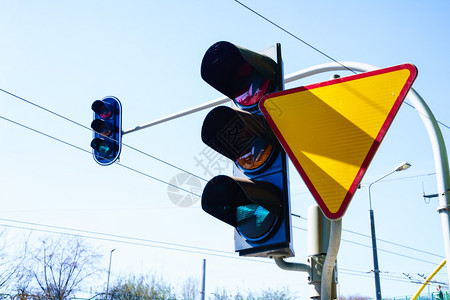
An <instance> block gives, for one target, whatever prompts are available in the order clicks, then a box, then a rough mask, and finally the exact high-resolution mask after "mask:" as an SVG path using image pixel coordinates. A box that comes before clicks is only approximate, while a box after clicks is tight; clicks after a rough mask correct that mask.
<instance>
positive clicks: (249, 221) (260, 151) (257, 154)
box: [201, 42, 294, 257]
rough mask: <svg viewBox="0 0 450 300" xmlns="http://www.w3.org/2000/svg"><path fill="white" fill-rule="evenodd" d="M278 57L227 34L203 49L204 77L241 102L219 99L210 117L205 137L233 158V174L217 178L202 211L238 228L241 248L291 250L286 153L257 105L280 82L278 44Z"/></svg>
mask: <svg viewBox="0 0 450 300" xmlns="http://www.w3.org/2000/svg"><path fill="white" fill-rule="evenodd" d="M272 52H273V57H274V59H275V60H274V59H272V58H270V57H269V56H266V55H262V54H259V53H256V52H253V51H250V50H248V49H244V48H242V47H239V46H236V45H233V44H231V43H229V42H218V43H216V44H214V45H213V46H211V47H210V48H209V49H208V51H207V52H206V54H205V56H204V58H203V61H202V67H201V75H202V78H203V79H204V80H205V81H206V82H207V83H209V84H210V85H211V86H212V87H214V88H215V89H217V90H218V91H220V92H222V93H223V94H225V95H226V96H228V97H230V98H231V99H232V100H233V101H234V103H235V104H236V105H237V107H238V108H239V109H236V108H230V107H225V106H219V107H216V108H214V109H213V110H212V111H211V112H210V113H209V114H208V115H207V116H206V118H205V120H204V122H203V126H202V140H203V142H204V143H205V144H207V145H208V146H210V147H211V148H212V149H214V150H216V151H217V152H219V153H220V154H222V155H224V156H225V157H227V158H229V159H231V160H232V161H234V162H235V166H234V168H233V177H228V176H223V175H219V176H216V177H214V178H212V179H211V180H210V181H209V182H208V183H207V185H206V186H205V188H204V190H203V194H202V208H203V210H204V211H205V212H207V213H209V214H210V215H212V216H214V217H216V218H217V219H219V220H221V221H223V222H225V223H227V224H229V225H231V226H233V227H234V228H235V251H237V252H239V255H241V256H261V257H270V256H274V255H282V256H284V257H289V256H293V255H294V252H293V249H292V237H291V214H290V199H289V181H288V168H287V157H286V153H285V152H284V150H283V149H282V147H281V145H280V143H279V142H278V140H277V139H276V137H275V135H274V133H273V132H272V129H271V128H270V127H269V125H268V123H267V122H266V120H265V119H264V117H263V116H262V114H261V112H260V111H259V108H258V104H259V102H260V100H261V99H262V98H263V97H264V95H267V94H269V93H272V92H276V91H279V90H282V89H283V86H284V84H283V83H284V82H283V71H282V61H281V51H280V45H279V44H277V45H276V48H275V51H272Z"/></svg>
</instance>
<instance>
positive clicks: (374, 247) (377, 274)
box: [367, 162, 411, 300]
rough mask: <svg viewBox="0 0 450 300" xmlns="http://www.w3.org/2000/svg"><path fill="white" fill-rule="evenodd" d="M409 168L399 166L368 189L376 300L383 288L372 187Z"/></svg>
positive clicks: (403, 165) (379, 297)
mask: <svg viewBox="0 0 450 300" xmlns="http://www.w3.org/2000/svg"><path fill="white" fill-rule="evenodd" d="M409 167H411V164H409V163H407V162H403V163H401V164H399V165H398V166H397V167H396V168H395V169H394V170H392V171H391V172H389V173H387V174H385V175H383V176H381V177H380V178H378V179H377V180H375V181H373V182H371V183H369V185H368V188H367V189H368V191H369V219H370V232H371V235H372V253H373V268H374V276H375V291H376V299H377V300H381V286H380V270H379V268H378V253H377V239H376V236H375V220H374V217H373V209H372V198H371V195H370V187H371V186H372V184H374V183H375V182H378V181H380V180H381V179H383V178H386V177H388V176H389V175H391V174H393V173H395V172H400V171H404V170H406V169H408V168H409Z"/></svg>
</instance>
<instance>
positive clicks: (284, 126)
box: [259, 64, 417, 219]
mask: <svg viewBox="0 0 450 300" xmlns="http://www.w3.org/2000/svg"><path fill="white" fill-rule="evenodd" d="M416 76H417V69H416V67H415V66H414V65H411V64H404V65H399V66H394V67H390V68H385V69H380V70H376V71H372V72H366V73H361V74H357V75H353V76H348V77H344V78H338V79H334V80H330V81H326V82H321V83H317V84H313V85H310V86H304V87H299V88H294V89H291V90H285V91H281V92H277V93H273V94H270V95H268V96H266V97H265V98H264V99H263V100H262V101H261V103H260V105H259V106H260V109H261V111H262V113H263V114H264V116H265V117H266V119H267V121H268V122H269V124H270V126H271V127H272V129H273V131H274V133H275V134H276V136H277V138H278V140H279V141H280V143H281V144H282V145H283V147H284V149H285V151H286V153H287V154H288V155H289V158H290V159H291V161H292V162H293V164H294V165H295V167H296V168H297V170H298V172H299V173H300V175H301V176H302V178H303V180H304V181H305V183H306V185H307V186H308V188H309V190H310V191H311V193H312V194H313V196H314V198H315V199H316V201H317V204H318V205H319V206H320V208H321V209H322V211H323V212H324V214H325V215H326V216H327V217H328V218H329V219H340V218H342V216H343V214H344V213H345V211H346V209H347V207H348V205H349V203H350V200H351V199H352V197H353V194H354V193H355V190H356V189H357V187H358V185H359V184H360V182H361V179H362V177H363V175H364V173H365V172H366V170H367V168H368V166H369V164H370V162H371V161H372V158H373V156H374V155H375V152H376V150H377V149H378V147H379V146H380V143H381V141H382V139H383V137H384V136H385V134H386V132H387V130H388V128H389V126H390V124H391V123H392V120H393V119H394V117H395V115H396V113H397V111H398V109H399V108H400V105H401V104H402V102H403V100H404V99H405V97H406V94H407V93H408V91H409V89H410V88H411V85H412V83H413V82H414V79H415V78H416Z"/></svg>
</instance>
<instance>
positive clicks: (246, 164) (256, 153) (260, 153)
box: [236, 143, 273, 170]
mask: <svg viewBox="0 0 450 300" xmlns="http://www.w3.org/2000/svg"><path fill="white" fill-rule="evenodd" d="M272 149H273V146H272V145H270V144H265V143H264V145H262V146H261V145H258V144H257V143H256V144H255V145H254V146H253V147H252V149H251V150H250V151H249V152H247V153H246V154H244V155H242V156H241V157H239V158H238V159H237V160H236V162H237V164H238V165H239V166H240V167H241V168H243V169H245V170H255V169H258V168H260V167H261V166H263V165H264V164H265V163H266V162H267V160H269V158H270V155H271V154H272Z"/></svg>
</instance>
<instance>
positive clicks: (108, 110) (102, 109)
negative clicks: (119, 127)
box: [92, 100, 113, 119]
mask: <svg viewBox="0 0 450 300" xmlns="http://www.w3.org/2000/svg"><path fill="white" fill-rule="evenodd" d="M92 110H93V111H94V112H95V113H96V114H97V115H99V116H100V118H102V119H108V118H110V117H111V116H112V114H113V108H112V107H111V106H110V105H108V104H107V103H105V102H104V101H102V100H96V101H94V103H92Z"/></svg>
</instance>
